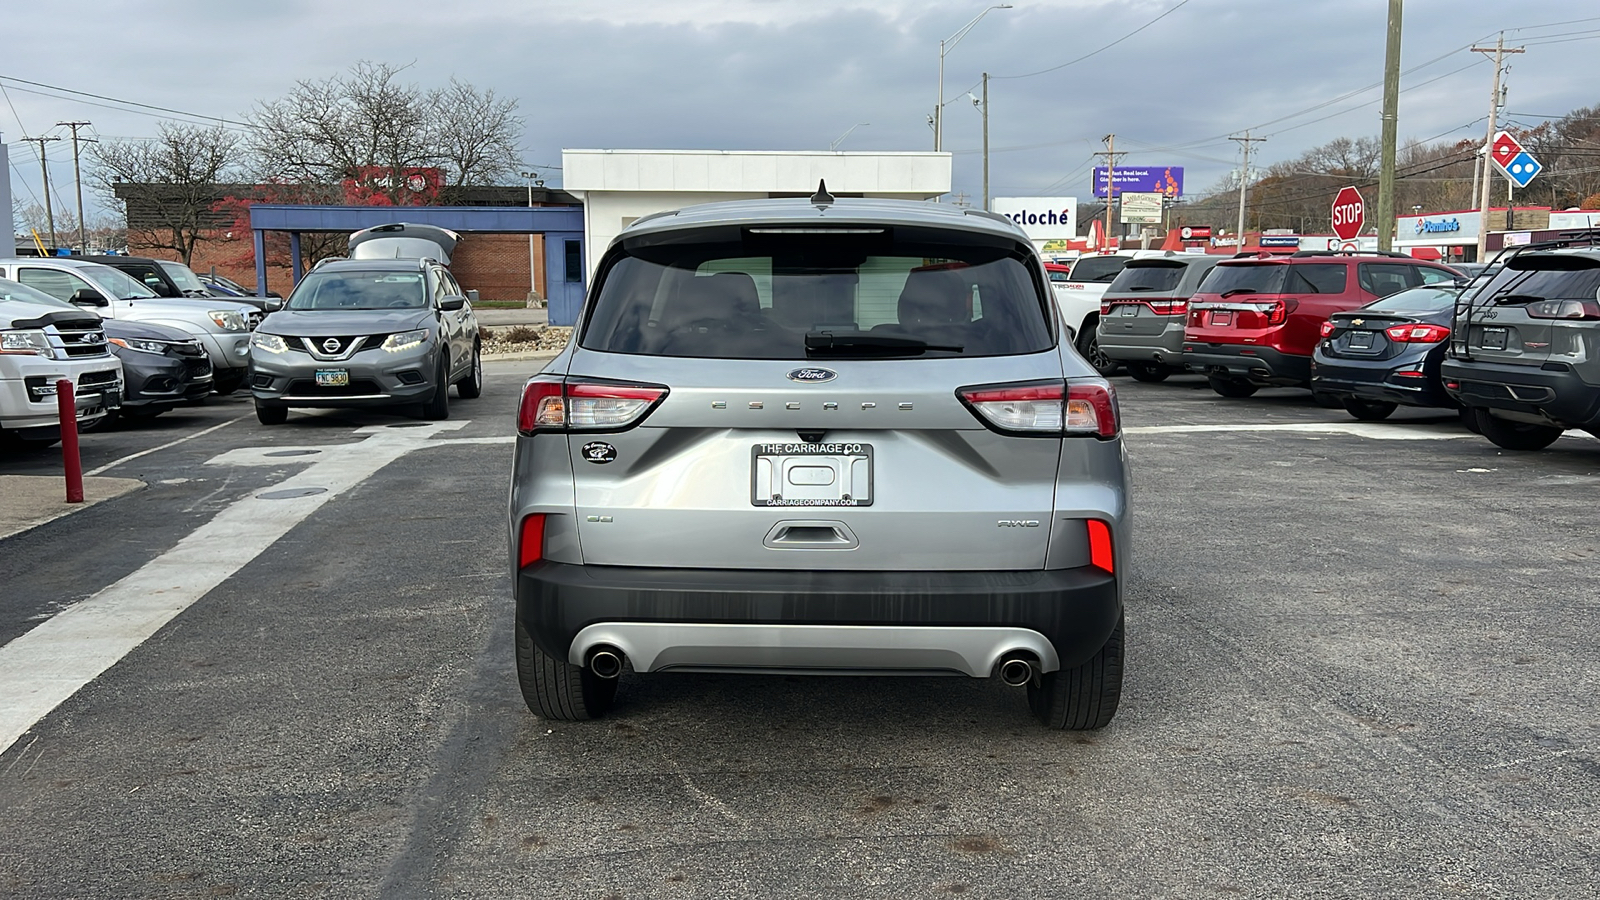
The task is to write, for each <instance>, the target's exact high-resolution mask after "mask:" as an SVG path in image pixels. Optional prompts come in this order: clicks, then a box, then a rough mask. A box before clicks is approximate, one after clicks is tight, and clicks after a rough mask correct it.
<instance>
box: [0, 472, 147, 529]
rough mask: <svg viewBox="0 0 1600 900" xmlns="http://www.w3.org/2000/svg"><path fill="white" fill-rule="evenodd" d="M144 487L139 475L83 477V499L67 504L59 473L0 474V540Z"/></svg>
mask: <svg viewBox="0 0 1600 900" xmlns="http://www.w3.org/2000/svg"><path fill="white" fill-rule="evenodd" d="M144 486H145V485H144V482H142V481H140V480H139V479H137V478H108V477H106V476H103V475H100V476H90V477H87V478H85V479H83V502H82V503H68V502H67V500H66V486H65V483H64V482H63V481H62V478H61V476H59V475H0V539H4V538H8V537H10V536H12V535H14V534H21V533H22V532H24V531H27V530H29V529H31V528H37V527H38V526H40V525H43V524H44V523H46V522H52V521H55V520H56V519H59V518H61V517H62V516H69V515H71V514H73V513H75V512H77V511H78V510H80V509H88V508H89V507H91V506H93V505H95V504H96V503H99V502H101V501H103V500H111V499H114V498H116V497H121V496H123V495H124V494H131V493H133V492H134V491H137V490H139V489H140V488H142V487H144Z"/></svg>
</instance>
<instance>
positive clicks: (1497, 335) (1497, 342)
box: [1483, 328, 1510, 350]
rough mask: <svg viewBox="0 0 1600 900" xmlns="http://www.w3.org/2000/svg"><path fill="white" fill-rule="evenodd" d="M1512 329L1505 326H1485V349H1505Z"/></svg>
mask: <svg viewBox="0 0 1600 900" xmlns="http://www.w3.org/2000/svg"><path fill="white" fill-rule="evenodd" d="M1509 335H1510V331H1509V330H1508V329H1505V328H1485V329H1484V330H1483V349H1485V350H1504V349H1505V348H1506V342H1507V340H1508V337H1509Z"/></svg>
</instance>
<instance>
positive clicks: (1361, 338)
mask: <svg viewBox="0 0 1600 900" xmlns="http://www.w3.org/2000/svg"><path fill="white" fill-rule="evenodd" d="M1459 293H1460V292H1459V291H1457V290H1455V289H1453V288H1413V289H1411V290H1408V291H1401V292H1400V293H1398V294H1392V295H1390V296H1388V297H1385V298H1383V299H1382V300H1378V301H1375V302H1373V303H1369V304H1368V305H1366V306H1363V307H1362V308H1360V309H1357V310H1352V311H1350V312H1342V313H1334V314H1333V315H1331V316H1329V317H1328V321H1327V324H1325V325H1323V326H1322V338H1323V342H1322V352H1323V354H1324V355H1325V356H1328V357H1330V358H1332V359H1358V360H1387V359H1395V358H1397V357H1399V356H1401V355H1402V354H1404V353H1405V352H1406V350H1407V349H1410V348H1414V347H1415V346H1416V345H1417V344H1430V345H1437V344H1439V343H1440V342H1442V341H1444V340H1446V339H1448V338H1449V336H1450V315H1451V311H1452V309H1453V308H1454V306H1455V299H1456V295H1457V294H1459Z"/></svg>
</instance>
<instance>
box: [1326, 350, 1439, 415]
mask: <svg viewBox="0 0 1600 900" xmlns="http://www.w3.org/2000/svg"><path fill="white" fill-rule="evenodd" d="M1420 363H1421V361H1420V360H1412V361H1402V360H1399V359H1386V360H1374V361H1371V362H1367V361H1351V360H1342V359H1341V360H1330V359H1327V358H1326V357H1323V356H1321V355H1318V356H1317V357H1316V359H1315V360H1314V361H1313V364H1312V367H1311V389H1312V390H1313V391H1320V392H1323V393H1327V394H1333V395H1336V396H1339V397H1358V398H1360V399H1362V400H1378V401H1382V402H1386V403H1399V404H1401V405H1402V406H1436V407H1444V408H1447V409H1454V408H1455V406H1456V402H1455V401H1454V400H1452V399H1451V398H1450V395H1449V394H1447V393H1445V390H1444V386H1443V385H1442V384H1440V382H1439V378H1438V370H1437V367H1436V366H1424V367H1423V369H1422V371H1423V372H1425V373H1427V374H1426V377H1423V378H1400V377H1396V376H1395V373H1396V372H1399V371H1402V370H1405V371H1416V370H1417V366H1418V365H1419V364H1420Z"/></svg>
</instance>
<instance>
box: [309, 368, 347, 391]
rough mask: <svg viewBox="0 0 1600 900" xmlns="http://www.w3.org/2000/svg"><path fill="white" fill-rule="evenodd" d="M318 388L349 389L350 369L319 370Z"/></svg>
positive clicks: (317, 374) (317, 375)
mask: <svg viewBox="0 0 1600 900" xmlns="http://www.w3.org/2000/svg"><path fill="white" fill-rule="evenodd" d="M316 379H317V387H349V386H350V370H349V369H318V370H317V373H316Z"/></svg>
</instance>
